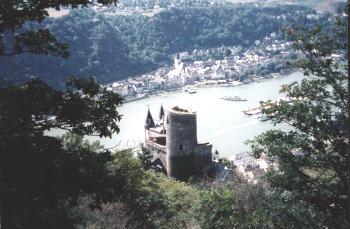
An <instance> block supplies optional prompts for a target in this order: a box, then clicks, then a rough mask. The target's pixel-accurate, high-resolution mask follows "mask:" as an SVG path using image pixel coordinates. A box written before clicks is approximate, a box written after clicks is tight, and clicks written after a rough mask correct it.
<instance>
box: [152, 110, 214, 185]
mask: <svg viewBox="0 0 350 229" xmlns="http://www.w3.org/2000/svg"><path fill="white" fill-rule="evenodd" d="M145 147H146V148H147V149H148V150H150V152H152V154H153V158H154V161H158V164H160V165H161V166H162V167H163V168H164V170H165V171H166V173H167V174H168V176H171V177H174V178H176V179H179V180H184V181H186V180H188V178H189V177H191V176H197V177H199V176H203V175H205V174H208V173H209V171H210V170H211V169H212V153H211V151H212V145H211V144H209V143H198V142H197V114H196V113H195V112H193V111H190V110H186V109H182V108H179V107H177V106H176V107H172V108H170V109H166V110H165V112H164V109H163V106H161V108H160V112H159V121H158V122H157V123H155V122H154V119H153V117H152V115H151V112H150V110H149V109H148V113H147V117H146V122H145Z"/></svg>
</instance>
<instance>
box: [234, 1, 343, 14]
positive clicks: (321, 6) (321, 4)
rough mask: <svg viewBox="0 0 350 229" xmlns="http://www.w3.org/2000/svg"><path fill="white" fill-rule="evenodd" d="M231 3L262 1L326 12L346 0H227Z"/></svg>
mask: <svg viewBox="0 0 350 229" xmlns="http://www.w3.org/2000/svg"><path fill="white" fill-rule="evenodd" d="M228 2H232V3H263V4H264V5H265V6H275V5H276V4H284V5H301V6H306V7H310V8H312V9H314V10H316V11H320V12H326V11H334V9H335V7H334V6H335V5H336V4H337V3H341V2H346V0H228Z"/></svg>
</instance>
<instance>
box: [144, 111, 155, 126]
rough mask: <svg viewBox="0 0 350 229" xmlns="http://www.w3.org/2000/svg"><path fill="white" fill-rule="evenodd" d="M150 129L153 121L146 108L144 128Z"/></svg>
mask: <svg viewBox="0 0 350 229" xmlns="http://www.w3.org/2000/svg"><path fill="white" fill-rule="evenodd" d="M152 127H154V121H153V117H152V115H151V111H150V110H149V108H148V112H147V117H146V122H145V128H146V129H149V128H152Z"/></svg>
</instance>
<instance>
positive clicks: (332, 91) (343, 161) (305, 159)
mask: <svg viewBox="0 0 350 229" xmlns="http://www.w3.org/2000/svg"><path fill="white" fill-rule="evenodd" d="M346 34H347V16H344V14H339V15H338V17H337V18H336V19H334V20H333V26H331V31H327V32H325V31H324V30H322V29H320V28H316V29H311V30H302V31H295V30H290V35H291V36H292V37H293V38H294V40H295V47H296V48H297V49H299V50H301V51H302V52H303V53H304V54H305V59H303V60H301V61H299V63H298V65H297V66H298V67H300V68H301V69H303V71H304V73H305V75H306V76H307V78H305V79H303V80H302V81H301V82H300V83H298V82H294V83H292V84H290V85H284V86H283V87H282V89H281V92H283V93H285V95H286V96H287V98H288V100H287V101H280V102H278V103H276V102H272V101H267V102H265V103H263V104H264V105H266V106H265V107H266V109H264V111H263V112H264V113H265V115H266V116H267V117H268V118H270V119H271V120H272V122H273V123H274V124H279V123H287V124H289V125H291V126H292V127H293V128H292V130H291V131H289V132H284V131H279V130H271V131H267V132H266V133H264V134H261V135H259V136H258V137H256V138H255V139H254V140H252V141H250V144H251V146H252V149H253V151H254V154H255V156H257V157H259V156H261V155H262V154H266V155H267V156H268V158H269V159H270V160H275V161H277V162H278V164H279V168H278V170H274V171H270V172H269V173H268V175H267V179H268V181H269V182H270V184H271V185H272V187H275V188H278V189H280V190H281V191H284V190H288V191H291V192H292V193H293V195H295V197H296V198H297V199H299V200H301V201H303V202H306V203H308V204H309V205H310V206H315V207H316V209H318V211H320V212H322V213H323V214H325V215H328V217H329V219H328V220H329V221H328V223H329V224H328V226H329V227H331V228H345V227H347V226H348V225H349V218H348V214H349V212H347V200H348V198H349V196H348V192H349V190H348V182H349V174H348V171H347V161H348V160H349V158H348V154H347V150H348V147H349V145H348V144H349V143H348V132H347V126H348V125H349V116H348V114H347V112H346V111H347V109H348V106H349V104H348V99H349V98H348V87H347V80H348V75H347V72H348V65H347V62H346V60H347V58H348V56H347V47H348V43H347V36H346Z"/></svg>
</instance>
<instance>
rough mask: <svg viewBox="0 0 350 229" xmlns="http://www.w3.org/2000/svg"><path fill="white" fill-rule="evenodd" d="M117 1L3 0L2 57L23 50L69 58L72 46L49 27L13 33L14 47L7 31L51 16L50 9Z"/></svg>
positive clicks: (1, 5) (0, 48)
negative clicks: (57, 38) (62, 40)
mask: <svg viewBox="0 0 350 229" xmlns="http://www.w3.org/2000/svg"><path fill="white" fill-rule="evenodd" d="M116 2H117V1H116V0H97V1H94V0H68V1H56V0H33V1H29V2H28V1H24V0H20V1H2V3H1V4H0V20H1V24H0V56H2V55H5V56H11V55H17V54H19V53H22V52H31V53H37V54H51V55H57V56H61V57H64V58H67V57H68V47H67V45H66V44H64V43H61V42H58V41H57V40H56V39H55V37H54V36H53V34H52V33H51V31H50V30H49V29H39V30H37V31H21V32H19V33H15V34H12V35H13V38H14V41H15V42H14V45H13V47H7V48H9V49H10V50H11V51H8V50H6V49H5V48H4V47H5V45H4V43H6V42H8V40H7V39H8V37H5V36H4V34H5V33H7V35H9V33H8V31H14V30H16V29H21V28H22V27H23V25H24V24H25V23H26V22H29V21H32V22H42V21H43V20H44V19H45V18H46V17H47V16H48V11H47V10H48V8H53V9H56V10H60V9H62V8H67V7H71V8H77V7H80V6H83V7H86V6H89V5H92V4H94V3H99V4H101V5H110V4H112V3H114V4H115V3H116Z"/></svg>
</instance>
